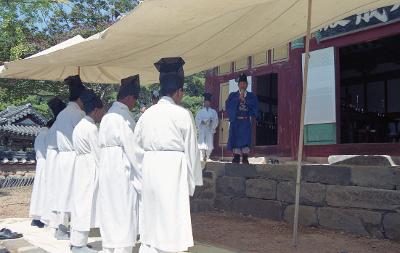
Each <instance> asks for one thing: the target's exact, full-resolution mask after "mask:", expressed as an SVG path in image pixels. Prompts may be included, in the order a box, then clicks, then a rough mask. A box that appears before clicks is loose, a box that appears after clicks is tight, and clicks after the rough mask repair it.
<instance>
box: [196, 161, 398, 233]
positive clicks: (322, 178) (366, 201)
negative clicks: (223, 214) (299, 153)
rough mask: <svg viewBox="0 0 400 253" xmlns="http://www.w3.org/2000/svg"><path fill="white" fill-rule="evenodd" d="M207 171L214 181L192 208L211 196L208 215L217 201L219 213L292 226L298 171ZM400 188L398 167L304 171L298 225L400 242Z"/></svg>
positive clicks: (318, 167)
mask: <svg viewBox="0 0 400 253" xmlns="http://www.w3.org/2000/svg"><path fill="white" fill-rule="evenodd" d="M221 167H222V168H221ZM207 171H209V172H210V171H211V172H210V174H212V175H213V177H212V180H209V181H208V182H207V183H205V187H204V189H203V190H204V191H202V190H200V191H199V192H198V193H196V196H195V199H194V200H193V201H192V203H194V202H195V201H198V200H199V199H201V196H203V197H204V196H207V201H208V202H207V203H208V204H207V208H205V209H207V210H208V209H212V208H211V205H212V204H210V203H212V202H213V200H212V199H211V197H212V196H215V199H214V202H213V203H214V207H215V208H217V209H220V210H225V211H230V212H235V213H241V214H244V215H251V216H254V217H260V218H268V219H272V220H276V221H286V222H290V223H291V222H293V216H294V215H293V214H294V201H295V177H296V167H295V166H292V165H248V166H244V165H236V164H217V163H215V164H208V165H207ZM206 181H207V180H206ZM213 183H214V185H213ZM399 185H400V169H399V168H395V167H380V166H376V167H371V166H328V165H309V166H304V167H303V171H302V183H301V193H300V217H299V221H300V223H301V224H303V225H305V226H315V227H323V228H329V229H338V230H342V231H346V232H350V233H355V234H360V235H369V236H373V237H376V238H388V239H392V240H400V187H399ZM214 189H215V192H213V193H214V195H213V194H212V191H213V190H214ZM196 191H197V190H196ZM205 192H206V193H205ZM197 194H198V195H197ZM200 209H201V208H200Z"/></svg>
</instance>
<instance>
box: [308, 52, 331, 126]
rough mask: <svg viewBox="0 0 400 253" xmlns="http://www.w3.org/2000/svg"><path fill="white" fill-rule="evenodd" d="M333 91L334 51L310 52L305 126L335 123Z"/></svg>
mask: <svg viewBox="0 0 400 253" xmlns="http://www.w3.org/2000/svg"><path fill="white" fill-rule="evenodd" d="M303 69H304V54H303ZM335 91H336V82H335V49H334V48H333V47H329V48H325V49H321V50H316V51H313V52H310V63H309V70H308V86H307V103H306V112H305V119H304V124H305V125H311V124H326V123H336V95H335V94H336V92H335Z"/></svg>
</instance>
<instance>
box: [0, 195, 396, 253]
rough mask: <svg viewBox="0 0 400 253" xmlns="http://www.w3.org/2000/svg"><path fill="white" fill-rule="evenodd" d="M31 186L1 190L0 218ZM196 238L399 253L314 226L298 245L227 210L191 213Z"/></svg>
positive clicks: (313, 252) (21, 207) (233, 244)
mask: <svg viewBox="0 0 400 253" xmlns="http://www.w3.org/2000/svg"><path fill="white" fill-rule="evenodd" d="M31 190H32V189H31V188H30V187H29V188H18V189H12V190H11V189H7V190H0V219H2V218H11V217H19V218H23V217H27V216H28V209H29V200H30V195H31ZM192 222H193V232H194V238H195V240H196V241H199V242H202V243H208V244H212V245H215V246H221V247H225V248H227V249H231V250H232V251H235V252H243V253H245V252H248V253H267V252H271V253H291V252H295V253H399V252H400V243H395V242H391V241H388V240H378V239H371V238H367V237H360V236H355V235H349V234H345V233H341V232H335V231H328V230H323V229H317V228H301V229H300V231H299V232H300V237H299V246H298V247H297V248H296V249H295V248H293V247H292V246H291V238H292V227H291V226H290V225H288V224H285V223H280V222H274V221H269V220H265V219H256V218H249V217H242V216H239V215H234V214H227V213H217V212H210V213H200V214H193V215H192ZM210 253H212V252H210Z"/></svg>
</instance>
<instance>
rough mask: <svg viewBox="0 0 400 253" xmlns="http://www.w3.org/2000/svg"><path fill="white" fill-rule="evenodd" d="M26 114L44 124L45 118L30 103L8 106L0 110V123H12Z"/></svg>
mask: <svg viewBox="0 0 400 253" xmlns="http://www.w3.org/2000/svg"><path fill="white" fill-rule="evenodd" d="M28 115H31V116H32V117H33V118H34V119H36V120H37V121H38V122H39V123H40V125H42V126H44V125H46V122H47V120H46V118H45V117H43V116H42V115H41V114H40V113H39V112H38V111H36V110H35V109H34V108H33V107H32V105H31V104H26V105H21V106H9V107H7V109H5V110H3V111H1V112H0V125H3V124H12V123H14V122H16V121H18V120H20V119H22V118H24V117H26V116H28Z"/></svg>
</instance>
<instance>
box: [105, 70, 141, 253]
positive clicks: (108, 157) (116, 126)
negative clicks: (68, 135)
mask: <svg viewBox="0 0 400 253" xmlns="http://www.w3.org/2000/svg"><path fill="white" fill-rule="evenodd" d="M139 92H140V84H139V76H138V75H136V76H132V77H128V78H125V79H122V80H121V87H120V90H119V92H118V96H117V101H116V102H114V103H113V105H112V107H111V108H110V109H109V110H108V112H107V114H106V115H105V116H104V117H103V119H102V120H101V123H100V128H99V144H100V148H101V151H100V169H99V171H100V178H99V199H98V201H99V211H100V213H99V214H100V217H101V220H100V232H101V236H102V239H103V241H102V243H103V252H105V253H131V252H132V248H133V247H134V246H135V245H136V239H137V235H138V213H139V211H138V204H139V201H138V199H139V194H140V187H141V185H140V183H141V179H140V171H138V170H137V168H136V167H135V166H134V161H135V158H134V144H133V131H134V128H135V121H134V119H133V116H132V113H131V110H132V109H133V108H134V106H135V103H136V100H137V98H138V97H139Z"/></svg>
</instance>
